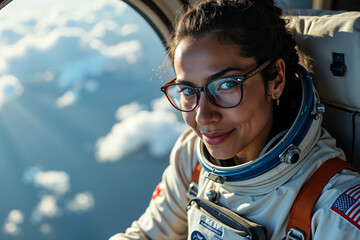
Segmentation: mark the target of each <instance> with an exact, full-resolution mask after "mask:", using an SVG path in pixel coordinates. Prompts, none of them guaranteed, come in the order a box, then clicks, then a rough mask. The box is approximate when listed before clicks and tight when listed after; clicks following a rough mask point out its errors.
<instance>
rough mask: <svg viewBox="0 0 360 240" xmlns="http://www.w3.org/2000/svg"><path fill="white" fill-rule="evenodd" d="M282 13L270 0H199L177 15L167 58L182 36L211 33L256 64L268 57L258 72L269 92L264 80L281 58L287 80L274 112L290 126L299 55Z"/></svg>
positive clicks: (271, 76) (270, 77)
mask: <svg viewBox="0 0 360 240" xmlns="http://www.w3.org/2000/svg"><path fill="white" fill-rule="evenodd" d="M281 15H282V10H281V9H280V8H278V7H277V6H275V4H274V1H273V0H252V1H250V0H207V1H204V2H200V3H199V4H198V5H197V6H195V7H193V8H190V9H188V11H187V12H186V13H185V14H184V15H183V16H182V17H181V18H180V20H179V22H178V25H177V27H176V30H175V32H174V35H173V38H172V41H171V43H170V45H169V56H170V59H171V60H172V61H173V59H174V53H175V50H176V47H177V46H178V44H179V42H180V41H181V40H183V39H184V38H188V37H190V38H193V39H198V38H202V37H205V36H207V35H210V34H213V35H215V36H217V38H218V40H219V42H220V43H222V42H223V43H233V44H236V45H238V46H239V54H240V55H241V56H243V57H254V58H255V60H256V62H257V64H258V65H260V64H262V63H264V62H265V61H267V60H271V64H270V65H269V66H268V67H267V68H265V69H264V70H263V71H262V72H261V75H262V78H263V80H264V84H265V91H266V94H268V88H267V87H268V84H267V82H268V81H271V80H273V79H274V78H275V77H276V76H277V74H278V72H279V69H278V67H277V66H276V65H275V61H276V60H277V59H279V58H282V59H283V60H284V62H285V65H286V71H285V74H286V84H285V88H284V91H283V94H282V96H281V104H280V106H279V107H276V108H274V111H275V113H274V116H275V118H276V119H279V121H281V122H282V123H281V124H284V122H283V121H284V120H285V121H286V122H287V123H286V125H287V126H289V124H291V123H292V122H293V120H294V118H295V117H296V113H297V109H298V107H299V104H300V103H299V102H300V100H299V98H300V99H301V96H298V95H299V92H300V94H301V90H300V89H301V87H300V89H299V88H298V87H299V85H298V84H299V82H298V81H296V79H297V78H296V68H297V65H298V62H299V57H298V54H297V51H296V48H295V46H296V40H295V38H294V35H293V34H292V33H291V31H290V30H289V29H288V28H287V27H286V25H287V21H286V20H284V19H283V18H281ZM295 96H297V97H295ZM289 113H290V114H291V113H293V114H292V115H295V116H290V115H289Z"/></svg>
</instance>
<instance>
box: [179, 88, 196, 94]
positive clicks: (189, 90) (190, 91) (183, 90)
mask: <svg viewBox="0 0 360 240" xmlns="http://www.w3.org/2000/svg"><path fill="white" fill-rule="evenodd" d="M180 92H181V93H182V94H184V95H185V96H192V95H194V94H196V91H195V89H194V88H192V87H189V86H181V87H180Z"/></svg>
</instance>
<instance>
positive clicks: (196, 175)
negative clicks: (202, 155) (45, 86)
mask: <svg viewBox="0 0 360 240" xmlns="http://www.w3.org/2000/svg"><path fill="white" fill-rule="evenodd" d="M201 168H202V166H201V164H200V163H198V164H197V165H196V167H195V169H194V172H193V174H192V179H191V181H192V182H194V183H199V176H200V171H201Z"/></svg>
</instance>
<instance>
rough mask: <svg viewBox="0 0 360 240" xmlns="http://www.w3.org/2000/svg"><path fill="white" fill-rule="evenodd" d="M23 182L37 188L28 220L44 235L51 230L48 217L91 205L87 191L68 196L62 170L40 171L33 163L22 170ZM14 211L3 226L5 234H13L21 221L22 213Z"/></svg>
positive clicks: (81, 211) (88, 207)
mask: <svg viewBox="0 0 360 240" xmlns="http://www.w3.org/2000/svg"><path fill="white" fill-rule="evenodd" d="M23 181H24V183H25V184H31V185H33V186H34V187H36V188H37V189H38V192H39V202H38V203H37V204H36V205H35V206H34V208H33V211H32V214H31V216H30V218H29V220H30V221H31V222H32V223H34V224H39V225H40V231H41V232H42V233H44V234H47V233H50V231H51V230H52V226H51V225H50V224H49V223H47V221H48V220H49V219H52V218H56V217H60V216H62V215H63V214H65V213H67V214H71V213H84V212H86V211H89V210H91V209H92V208H93V207H94V206H95V198H94V196H93V195H92V193H91V192H89V191H84V192H78V193H76V194H75V195H74V196H68V195H69V191H70V189H71V184H70V176H69V175H68V174H67V173H66V172H64V171H54V170H48V171H44V170H42V168H40V167H37V166H34V167H31V168H29V169H27V170H26V171H25V173H24V175H23ZM16 211H17V212H15V213H13V214H12V215H11V216H13V217H11V218H10V217H8V219H10V220H8V221H7V222H6V223H5V225H4V227H3V229H4V232H5V233H7V234H12V235H16V234H18V233H19V231H20V227H19V224H20V223H22V221H23V219H24V216H23V215H22V213H21V212H20V211H19V210H16ZM9 216H10V214H9ZM14 216H17V217H14ZM11 219H12V220H11ZM14 219H18V220H14ZM20 220H21V221H20Z"/></svg>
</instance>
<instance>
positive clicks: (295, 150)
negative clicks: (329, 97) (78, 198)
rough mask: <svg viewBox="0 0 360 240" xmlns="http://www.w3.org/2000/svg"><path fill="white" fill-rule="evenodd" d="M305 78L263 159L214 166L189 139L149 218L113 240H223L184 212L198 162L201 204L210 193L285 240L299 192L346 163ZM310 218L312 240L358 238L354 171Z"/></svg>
mask: <svg viewBox="0 0 360 240" xmlns="http://www.w3.org/2000/svg"><path fill="white" fill-rule="evenodd" d="M301 75H303V77H301V80H302V87H303V99H302V104H301V107H300V110H299V113H298V115H297V118H296V120H295V121H294V123H293V125H292V127H291V128H290V129H289V130H288V131H287V132H285V133H282V134H280V135H278V136H277V137H275V138H276V139H274V141H270V143H269V144H268V145H269V146H266V147H265V149H264V151H263V153H262V154H261V155H260V157H259V158H258V159H255V160H253V161H251V162H249V163H245V164H242V165H237V166H232V167H220V166H217V165H215V164H213V163H212V161H210V160H209V159H208V157H207V156H208V154H207V151H206V148H205V147H204V145H203V143H202V142H201V140H200V139H199V138H198V137H197V136H196V134H195V133H194V132H193V131H192V130H189V131H187V132H185V133H184V134H183V135H182V136H181V137H180V138H179V140H178V141H177V143H176V144H175V146H174V148H173V151H172V153H171V156H170V165H169V166H168V168H167V169H166V170H165V172H164V174H163V178H162V183H161V184H159V185H158V188H157V190H156V191H155V192H154V196H153V199H152V200H151V202H150V205H149V207H148V208H147V210H146V212H145V213H144V214H143V215H142V216H141V218H140V219H139V220H137V221H135V222H133V224H132V226H131V227H130V228H128V229H127V231H126V233H124V234H117V235H115V236H113V237H112V238H111V240H118V239H185V238H186V237H187V236H188V237H189V239H197V238H196V237H198V238H199V237H203V238H204V239H224V236H221V231H220V232H219V231H217V230H216V226H210V227H209V226H207V227H206V226H204V225H203V224H200V221H199V218H200V219H202V218H203V217H201V216H197V217H196V216H195V215H196V214H195V215H194V212H193V211H192V210H191V208H190V210H189V211H187V206H188V202H189V199H188V198H187V192H188V187H189V185H190V183H191V181H192V175H193V171H194V169H195V167H196V166H197V164H198V162H200V163H201V165H202V170H201V172H200V177H199V182H198V193H197V196H198V197H202V198H204V199H208V196H207V192H208V191H209V190H213V192H216V193H217V196H218V198H217V199H216V200H217V201H218V203H219V204H221V205H223V206H225V207H227V208H228V209H230V210H232V211H233V212H236V213H238V214H239V215H241V216H243V217H245V218H247V219H249V220H251V221H253V222H255V223H258V224H261V225H263V226H264V227H265V228H266V233H267V239H272V240H280V239H285V238H286V232H285V227H286V224H287V220H288V217H289V212H290V209H291V207H292V205H293V202H294V200H295V198H296V196H297V194H298V192H299V190H300V188H301V187H302V186H303V184H304V183H305V182H306V181H307V180H308V179H309V177H310V176H311V175H312V174H313V173H314V172H315V171H316V169H318V168H319V166H321V164H322V163H324V162H325V161H327V160H328V159H331V158H335V157H337V158H340V159H345V157H344V154H343V152H342V150H341V149H339V148H336V141H335V139H334V138H332V137H331V136H330V135H329V134H328V132H327V131H326V130H324V129H323V128H321V112H322V105H320V104H319V102H318V97H317V94H316V93H315V91H314V89H313V86H312V83H311V79H310V77H309V76H308V75H307V73H306V71H305V70H303V69H302V70H301ZM211 179H212V180H211ZM312 213H313V214H312V218H311V229H312V239H313V240H315V239H319V240H320V239H321V240H323V239H327V240H328V239H352V240H353V239H360V175H359V174H358V173H356V172H353V171H350V170H342V171H341V172H339V173H337V174H336V175H334V177H333V178H332V179H331V180H330V181H329V182H328V183H327V185H326V186H325V188H324V190H323V192H322V194H321V195H320V197H319V199H318V201H317V202H316V204H315V206H314V208H313V211H312ZM187 214H189V215H187ZM188 216H191V217H188ZM194 216H195V217H194ZM205 228H206V229H207V230H206V229H205ZM209 229H210V231H209ZM206 232H208V233H206ZM194 233H200V235H197V236H196V234H195V235H194ZM206 234H207V235H206ZM191 236H192V237H191ZM238 239H246V238H241V237H239V238H238Z"/></svg>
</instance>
